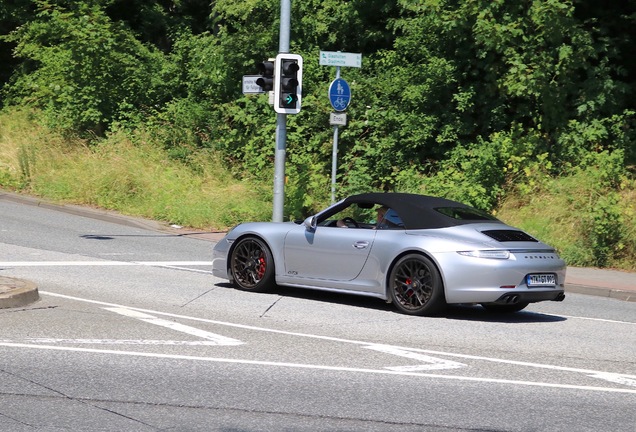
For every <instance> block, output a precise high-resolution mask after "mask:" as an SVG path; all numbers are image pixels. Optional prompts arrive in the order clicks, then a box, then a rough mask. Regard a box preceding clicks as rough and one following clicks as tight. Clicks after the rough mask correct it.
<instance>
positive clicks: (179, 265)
mask: <svg viewBox="0 0 636 432" xmlns="http://www.w3.org/2000/svg"><path fill="white" fill-rule="evenodd" d="M84 266H86V267H108V266H111V267H117V266H148V267H162V268H169V269H175V270H187V271H189V272H193V273H207V274H212V272H211V271H209V270H200V269H193V268H189V267H184V266H195V267H197V266H205V267H209V266H212V261H107V260H104V261H4V262H0V267H84Z"/></svg>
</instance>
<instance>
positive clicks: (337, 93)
mask: <svg viewBox="0 0 636 432" xmlns="http://www.w3.org/2000/svg"><path fill="white" fill-rule="evenodd" d="M329 102H331V106H332V107H333V109H335V110H336V111H344V110H346V109H347V107H348V106H349V102H351V88H349V84H348V83H347V82H346V81H345V80H344V79H342V78H336V79H335V80H333V81H332V82H331V85H330V86H329Z"/></svg>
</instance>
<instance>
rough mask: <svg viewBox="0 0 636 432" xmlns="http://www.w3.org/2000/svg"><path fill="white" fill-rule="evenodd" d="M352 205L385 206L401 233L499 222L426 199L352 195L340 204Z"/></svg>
mask: <svg viewBox="0 0 636 432" xmlns="http://www.w3.org/2000/svg"><path fill="white" fill-rule="evenodd" d="M352 203H358V204H376V205H378V204H379V205H384V206H387V207H389V208H391V209H393V210H394V211H395V212H396V213H397V214H398V216H399V217H400V219H402V222H403V223H404V228H405V229H433V228H446V227H450V226H456V225H464V224H469V223H483V222H499V221H498V220H497V219H496V218H495V217H493V216H491V215H489V214H487V213H485V212H483V211H481V210H477V209H475V208H473V207H470V206H468V205H466V204H462V203H459V202H457V201H452V200H449V199H445V198H439V197H432V196H427V195H417V194H409V193H378V192H374V193H365V194H360V195H352V196H350V197H348V198H346V199H345V200H344V201H343V203H342V204H343V205H345V204H346V205H349V204H352Z"/></svg>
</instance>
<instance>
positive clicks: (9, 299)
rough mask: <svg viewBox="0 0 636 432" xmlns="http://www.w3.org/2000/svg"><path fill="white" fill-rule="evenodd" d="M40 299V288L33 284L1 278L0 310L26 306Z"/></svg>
mask: <svg viewBox="0 0 636 432" xmlns="http://www.w3.org/2000/svg"><path fill="white" fill-rule="evenodd" d="M39 299H40V294H39V293H38V287H37V286H36V285H35V284H34V283H33V282H30V281H27V280H23V279H14V278H8V277H4V276H0V309H8V308H15V307H22V306H26V305H28V304H30V303H33V302H36V301H38V300H39Z"/></svg>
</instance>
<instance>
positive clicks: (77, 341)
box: [0, 338, 219, 346]
mask: <svg viewBox="0 0 636 432" xmlns="http://www.w3.org/2000/svg"><path fill="white" fill-rule="evenodd" d="M13 342H15V341H11V340H6V339H5V340H0V343H13ZM23 342H28V343H34V344H75V345H172V346H218V345H219V344H218V343H217V342H215V341H209V340H205V341H182V340H154V339H64V338H26V339H23Z"/></svg>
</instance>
